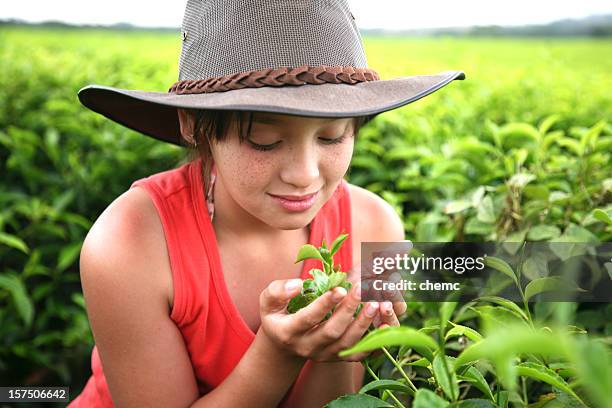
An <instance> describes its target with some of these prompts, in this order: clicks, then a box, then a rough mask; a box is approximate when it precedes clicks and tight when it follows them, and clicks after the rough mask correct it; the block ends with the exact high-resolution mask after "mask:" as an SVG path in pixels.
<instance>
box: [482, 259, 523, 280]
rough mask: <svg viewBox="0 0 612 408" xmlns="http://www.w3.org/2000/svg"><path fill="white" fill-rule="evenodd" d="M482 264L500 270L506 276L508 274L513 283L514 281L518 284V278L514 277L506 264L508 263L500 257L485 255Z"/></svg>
mask: <svg viewBox="0 0 612 408" xmlns="http://www.w3.org/2000/svg"><path fill="white" fill-rule="evenodd" d="M484 264H485V265H487V266H490V267H491V268H493V269H495V270H498V271H500V272H501V273H503V274H504V275H506V276H509V277H510V278H512V280H513V281H514V283H516V286H519V282H518V278H517V277H516V274H515V273H514V271H513V270H512V268H511V267H510V265H508V263H507V262H506V261H504V260H503V259H500V258H497V257H494V256H487V257H486V258H485V259H484Z"/></svg>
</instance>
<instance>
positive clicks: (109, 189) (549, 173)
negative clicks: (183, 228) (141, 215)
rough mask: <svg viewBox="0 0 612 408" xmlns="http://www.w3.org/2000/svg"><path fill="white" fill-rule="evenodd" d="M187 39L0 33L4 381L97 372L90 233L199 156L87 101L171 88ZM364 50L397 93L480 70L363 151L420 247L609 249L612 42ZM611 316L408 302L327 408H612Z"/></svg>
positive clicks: (395, 116)
mask: <svg viewBox="0 0 612 408" xmlns="http://www.w3.org/2000/svg"><path fill="white" fill-rule="evenodd" d="M180 45H181V41H180V36H179V34H178V33H176V34H175V33H161V32H143V31H105V30H85V29H71V30H65V29H62V30H60V29H58V30H52V29H34V28H32V29H24V28H10V27H0V174H1V175H2V176H1V177H0V385H9V384H20V385H60V384H63V385H69V386H70V387H71V394H72V395H76V394H78V392H79V390H80V389H81V388H82V387H83V385H84V382H85V381H86V379H87V377H88V376H89V374H90V371H89V370H90V369H89V353H90V351H91V347H92V345H93V340H92V337H91V332H90V329H89V325H88V322H87V316H86V314H85V308H84V300H83V297H82V294H81V292H80V283H79V273H78V256H79V251H80V248H81V244H82V242H83V239H84V237H85V235H86V233H87V231H88V230H89V228H90V227H91V225H92V223H93V222H94V221H95V219H96V218H97V217H98V216H99V215H100V213H101V212H102V210H103V209H104V208H105V207H106V206H107V205H108V204H109V203H110V202H111V201H113V200H114V199H115V198H116V197H117V196H119V195H120V194H121V193H123V192H124V191H125V190H126V189H128V188H129V186H130V184H131V183H132V181H134V180H136V179H138V178H141V177H145V176H147V175H150V174H152V173H156V172H159V171H164V170H167V169H170V168H173V167H176V166H178V165H179V164H181V163H182V162H183V161H184V160H185V157H186V152H185V151H183V150H181V148H178V147H175V146H166V145H164V144H162V143H161V142H157V141H155V140H153V139H151V138H148V137H143V136H141V135H138V134H136V133H135V132H133V131H131V130H128V129H125V128H122V127H121V126H119V125H116V124H114V123H112V122H110V121H109V120H107V119H105V118H102V117H101V116H99V115H97V114H94V113H92V112H90V111H88V110H87V109H85V108H84V107H82V106H81V105H80V104H79V102H78V100H77V97H76V93H77V91H78V90H79V89H80V88H81V87H83V86H85V85H87V84H90V83H97V84H104V85H110V86H116V87H122V88H131V89H147V90H158V91H165V90H167V89H168V87H169V86H170V85H171V84H172V83H173V82H174V81H175V80H176V77H177V69H178V57H179V53H180ZM365 47H366V52H367V55H368V61H369V65H370V67H371V68H374V69H376V70H377V71H378V72H379V73H380V74H381V77H382V78H383V79H389V78H393V77H397V76H409V75H420V74H429V73H437V72H440V71H445V70H463V71H465V73H466V76H467V79H466V80H465V81H455V82H454V83H452V84H450V85H449V86H447V87H445V88H443V89H442V90H440V91H438V92H436V93H434V94H433V95H431V96H428V97H427V98H425V99H423V100H421V101H418V102H416V103H414V104H411V105H408V106H406V107H403V108H401V109H398V110H396V111H393V112H388V113H384V114H381V115H379V116H377V117H376V118H375V119H374V121H373V122H371V123H370V124H368V125H367V126H366V127H365V128H363V129H362V131H361V132H360V134H359V136H358V138H357V141H356V146H355V156H354V158H353V162H352V166H351V168H350V170H349V174H348V178H349V180H350V181H351V182H353V183H355V184H358V185H361V186H364V187H366V188H368V189H369V190H371V191H374V192H376V193H378V194H379V195H381V196H382V197H384V198H385V199H386V200H387V201H389V202H390V203H391V204H392V205H393V206H394V207H395V208H396V209H397V211H398V212H399V213H400V214H401V216H402V219H403V222H404V225H405V230H406V237H407V239H411V240H414V241H421V242H437V241H473V242H484V241H493V242H498V241H513V242H519V243H520V242H523V241H525V240H528V241H563V242H590V243H597V242H609V241H611V238H612V219H611V217H612V164H611V163H612V161H611V160H610V155H611V152H612V93H611V92H610V90H611V89H612V75H611V73H612V41H611V40H605V39H599V40H591V39H570V38H568V39H547V38H533V39H513V38H477V39H476V38H449V37H440V38H395V37H372V38H365ZM500 268H501V269H504V268H503V267H500ZM502 272H503V271H502ZM506 272H507V271H506ZM516 273H519V272H518V271H511V274H516ZM513 276H515V275H513ZM531 278H532V277H529V278H526V277H523V280H521V277H520V276H519V278H518V280H517V285H523V286H524V285H525V284H529V280H530V279H531ZM519 303H520V302H519ZM502 315H503V316H504V318H503V319H491V316H502ZM611 321H612V306H610V305H609V304H607V303H599V304H576V303H569V302H566V303H558V304H552V303H537V302H536V303H533V302H532V303H528V302H527V300H525V302H524V303H520V304H516V303H513V302H509V301H504V300H503V299H501V300H500V299H499V298H497V299H488V301H482V302H477V303H476V304H455V303H452V302H446V303H441V304H437V303H423V302H414V303H411V304H410V305H409V311H408V313H407V316H406V318H405V319H404V321H403V322H402V327H401V328H400V329H399V330H401V331H399V330H396V332H392V333H390V332H389V330H387V331H381V332H375V333H373V334H371V336H372V337H370V338H369V340H367V341H366V340H365V339H364V343H362V344H360V345H358V347H361V348H362V349H364V350H365V349H367V348H368V347H370V349H378V348H380V347H383V346H384V347H386V348H385V349H384V350H385V354H383V355H382V356H379V357H376V358H372V359H371V361H368V364H367V370H368V374H367V379H366V382H365V384H367V385H366V388H365V389H363V390H362V393H361V394H359V395H355V396H350V397H345V398H344V399H343V400H338V401H336V402H335V403H333V404H332V405H330V406H355V405H351V404H356V403H357V401H361V402H362V403H365V402H363V401H365V400H366V399H369V400H370V402H372V404H373V405H368V406H410V404H412V406H414V407H445V406H461V407H476V406H479V407H488V406H494V407H495V406H497V407H506V406H516V407H518V406H527V405H529V404H530V405H529V406H530V407H554V406H584V405H586V406H593V407H609V406H610V405H609V397H608V395H609V394H608V393H609V389H611V387H612V363H611V362H612V357H611V356H610V339H611V337H610V336H612V323H610V322H611ZM509 330H512V332H509ZM398 333H399V336H398ZM509 333H511V334H509ZM559 333H561V334H559ZM397 338H401V339H402V340H401V341H399V342H398V341H397ZM394 339H395V340H394ZM364 347H365V348H364ZM373 401H374V402H373ZM381 401H382V402H381ZM334 404H336V405H334ZM346 404H349V405H346ZM383 404H387V405H383ZM449 404H451V405H449ZM364 406H366V405H364Z"/></svg>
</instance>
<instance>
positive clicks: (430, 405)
mask: <svg viewBox="0 0 612 408" xmlns="http://www.w3.org/2000/svg"><path fill="white" fill-rule="evenodd" d="M448 405H449V404H448V401H446V400H445V399H444V398H442V397H439V396H438V395H436V394H435V393H434V392H432V391H430V390H428V389H426V388H421V389H419V390H417V392H416V394H415V397H414V402H413V403H412V408H446V407H448Z"/></svg>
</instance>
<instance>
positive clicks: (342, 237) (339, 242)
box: [330, 234, 348, 255]
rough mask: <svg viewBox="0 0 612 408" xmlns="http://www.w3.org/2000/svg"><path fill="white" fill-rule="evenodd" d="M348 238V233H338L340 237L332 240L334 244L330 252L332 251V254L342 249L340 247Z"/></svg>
mask: <svg viewBox="0 0 612 408" xmlns="http://www.w3.org/2000/svg"><path fill="white" fill-rule="evenodd" d="M347 238H348V234H341V235H338V238H336V239H335V240H334V242H332V245H331V251H330V252H331V254H332V255H334V254H335V253H336V252H338V250H340V247H341V246H342V243H343V242H344V240H346V239H347Z"/></svg>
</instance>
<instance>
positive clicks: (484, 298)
mask: <svg viewBox="0 0 612 408" xmlns="http://www.w3.org/2000/svg"><path fill="white" fill-rule="evenodd" d="M478 300H481V301H483V302H491V303H495V304H497V305H500V306H502V307H505V308H506V309H508V310H511V311H513V312H515V313H516V314H517V315H519V316H521V317H522V318H523V320H525V321H526V322H527V321H529V319H528V318H527V315H526V314H525V312H523V309H521V308H520V307H518V305H517V304H516V303H514V302H512V301H510V300H508V299H504V298H502V297H499V296H482V297H480V298H478Z"/></svg>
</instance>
